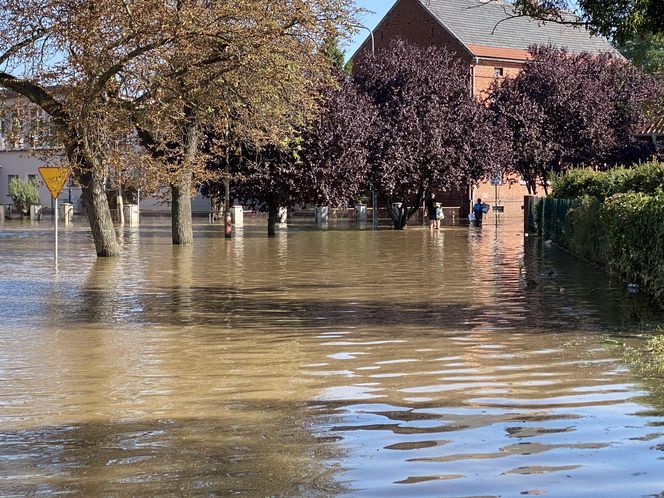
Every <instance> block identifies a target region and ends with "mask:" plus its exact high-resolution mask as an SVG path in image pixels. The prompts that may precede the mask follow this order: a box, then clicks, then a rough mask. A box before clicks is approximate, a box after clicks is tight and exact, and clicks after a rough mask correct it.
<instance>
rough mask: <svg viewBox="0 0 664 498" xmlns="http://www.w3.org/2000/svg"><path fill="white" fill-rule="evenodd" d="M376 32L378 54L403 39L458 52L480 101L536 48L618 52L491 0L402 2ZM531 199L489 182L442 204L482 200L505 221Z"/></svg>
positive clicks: (367, 45) (358, 59)
mask: <svg viewBox="0 0 664 498" xmlns="http://www.w3.org/2000/svg"><path fill="white" fill-rule="evenodd" d="M373 33H374V40H375V48H376V50H380V49H381V48H383V47H386V46H387V45H389V44H390V43H391V42H392V41H393V40H395V39H399V38H400V39H403V40H407V41H409V42H411V43H415V44H418V45H422V46H429V45H437V46H441V47H445V48H447V49H449V50H451V51H453V52H455V53H456V54H458V56H459V57H460V58H461V59H462V60H464V61H466V62H467V64H468V77H469V78H470V82H471V88H472V91H473V94H474V95H477V96H480V95H481V94H482V93H483V92H485V91H487V90H488V88H489V87H490V86H491V84H492V83H493V81H494V80H495V79H496V78H505V77H509V76H514V75H516V74H518V72H519V71H520V70H521V68H522V67H523V64H524V62H525V61H526V59H527V56H528V52H527V51H528V47H529V46H531V45H533V44H538V45H544V44H551V45H555V46H558V47H566V48H567V49H568V50H569V51H570V52H575V53H576V52H590V53H601V52H615V49H614V48H613V47H612V46H611V45H610V44H609V43H608V42H607V41H606V40H604V39H602V38H599V37H595V36H592V35H591V34H590V33H589V32H588V31H586V30H585V29H582V28H575V27H571V26H563V25H560V24H555V23H546V24H542V23H540V22H538V21H535V20H533V19H531V18H529V17H525V16H514V12H513V10H512V8H511V6H510V5H509V4H507V3H503V2H500V1H488V0H397V2H396V3H395V4H394V6H393V7H392V9H391V10H390V11H389V12H388V13H387V14H386V15H385V17H384V18H383V19H382V20H381V21H380V23H379V24H378V26H377V27H376V29H375V30H374V32H373ZM370 51H371V38H367V40H366V41H365V42H364V44H362V46H361V47H360V48H359V49H358V51H357V52H356V53H355V55H353V61H354V64H355V65H356V66H358V65H361V64H362V59H363V57H365V56H366V55H367V54H369V53H370ZM442 76H443V77H444V75H442ZM526 194H527V190H526V188H525V186H523V185H522V184H521V183H520V182H518V181H517V182H516V183H515V184H513V185H511V186H510V185H507V184H503V185H501V186H499V187H498V195H497V197H496V193H495V188H494V186H492V185H490V184H489V183H488V182H487V183H482V184H480V185H477V186H475V187H474V188H473V189H469V191H468V192H463V193H449V194H447V195H446V196H445V197H444V199H443V202H444V204H445V205H446V206H461V207H462V209H461V212H462V213H464V212H465V213H467V212H468V206H469V204H470V199H475V198H477V197H480V198H482V200H483V201H485V202H487V203H489V204H490V205H492V206H493V205H498V206H502V207H503V209H504V215H505V216H521V215H522V205H523V196H524V195H526ZM492 214H493V210H492Z"/></svg>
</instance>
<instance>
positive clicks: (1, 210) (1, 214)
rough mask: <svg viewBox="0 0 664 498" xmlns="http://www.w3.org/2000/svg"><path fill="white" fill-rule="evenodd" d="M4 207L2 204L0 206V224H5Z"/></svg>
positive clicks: (5, 212) (5, 213)
mask: <svg viewBox="0 0 664 498" xmlns="http://www.w3.org/2000/svg"><path fill="white" fill-rule="evenodd" d="M5 209H6V206H5V205H4V204H0V223H4V222H5V216H6V215H8V214H9V213H7V211H6V210H5Z"/></svg>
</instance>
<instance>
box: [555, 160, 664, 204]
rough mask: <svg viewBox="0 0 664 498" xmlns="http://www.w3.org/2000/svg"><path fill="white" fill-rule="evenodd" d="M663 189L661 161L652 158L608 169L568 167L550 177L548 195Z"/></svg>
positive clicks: (663, 165)
mask: <svg viewBox="0 0 664 498" xmlns="http://www.w3.org/2000/svg"><path fill="white" fill-rule="evenodd" d="M663 188H664V163H660V162H656V161H653V162H649V163H643V164H640V165H638V166H635V167H633V168H615V169H612V170H609V171H593V170H591V169H587V168H582V169H572V170H570V171H568V172H567V173H564V174H562V175H559V176H555V177H553V179H552V196H553V197H558V198H561V199H576V198H578V197H582V196H584V195H587V196H590V197H597V198H598V199H606V198H608V197H611V196H612V195H615V194H621V193H628V192H642V193H644V194H650V195H655V194H656V193H658V192H661V191H662V189H663Z"/></svg>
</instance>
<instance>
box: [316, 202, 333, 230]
mask: <svg viewBox="0 0 664 498" xmlns="http://www.w3.org/2000/svg"><path fill="white" fill-rule="evenodd" d="M329 219H330V208H329V207H328V206H316V224H317V225H322V224H324V223H327V222H328V221H329Z"/></svg>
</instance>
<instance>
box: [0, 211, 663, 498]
mask: <svg viewBox="0 0 664 498" xmlns="http://www.w3.org/2000/svg"><path fill="white" fill-rule="evenodd" d="M343 228H344V227H332V228H331V229H329V230H327V231H317V230H311V229H309V228H308V227H304V226H300V227H297V226H294V227H291V228H290V229H289V230H282V231H280V232H279V233H278V236H277V237H276V238H274V239H271V240H269V239H267V238H266V237H265V236H264V227H262V226H247V227H246V228H245V229H244V230H242V231H241V234H240V235H239V236H237V237H236V238H235V239H233V240H232V241H230V242H229V241H226V240H224V238H223V231H222V230H223V228H222V227H219V226H207V225H199V226H197V227H196V244H195V246H194V247H193V248H175V247H172V246H171V245H170V238H169V231H168V225H166V224H163V223H155V222H148V223H147V224H145V225H144V226H143V227H142V228H141V229H140V230H137V229H126V230H124V231H123V232H122V238H123V242H124V246H125V250H124V254H123V256H122V257H121V258H119V259H117V260H96V259H95V258H94V257H93V255H92V252H93V248H92V246H91V241H90V238H89V236H88V233H87V230H85V228H84V227H79V226H78V225H74V226H73V227H71V228H67V229H65V230H64V231H63V232H62V234H61V242H62V244H61V248H60V250H61V260H60V262H59V268H58V273H57V274H56V273H55V272H54V270H53V267H52V260H51V241H52V239H51V237H52V236H51V232H50V229H49V224H48V222H45V223H43V224H41V225H35V226H23V225H18V224H9V223H8V224H5V225H3V226H0V269H1V272H0V495H1V496H25V495H30V496H35V495H37V496H40V495H44V496H46V495H54V494H63V495H68V494H71V495H78V496H199V495H200V496H225V495H237V496H307V497H309V496H367V497H368V496H375V497H389V496H406V497H410V496H418V497H419V496H522V495H544V496H561V497H570V496H588V495H593V496H607V497H609V496H617V497H627V496H653V495H658V494H659V493H662V492H664V451H663V450H664V400H662V399H659V397H658V395H656V393H655V392H654V391H652V390H649V386H652V385H653V379H647V380H646V379H642V378H640V377H639V373H638V372H636V371H633V370H631V369H630V368H629V366H627V365H626V364H625V363H624V362H623V361H622V353H621V351H622V350H621V348H619V347H616V346H615V345H613V344H615V342H621V341H623V340H628V341H629V340H636V339H630V336H632V335H633V334H634V333H635V332H636V331H638V329H639V321H642V320H647V321H649V322H650V323H654V322H657V321H658V320H661V317H660V316H659V315H658V314H656V313H654V312H653V311H652V310H651V309H649V307H648V306H647V304H645V303H644V302H643V301H642V300H641V299H638V298H633V297H630V296H627V295H626V293H625V291H624V285H623V284H621V283H617V282H615V281H612V280H611V279H610V278H609V277H607V276H606V275H604V274H602V273H601V272H598V271H597V270H595V269H593V268H591V267H589V266H586V265H584V264H582V263H579V262H577V261H575V260H574V259H572V258H571V257H569V256H567V255H566V254H564V253H562V252H560V251H558V250H556V249H554V248H546V247H544V248H542V247H538V245H537V244H536V243H535V242H534V241H532V240H528V239H526V242H525V244H524V237H523V233H522V232H521V230H520V227H519V225H518V224H515V225H506V226H501V227H499V228H498V229H496V228H495V227H491V226H486V227H484V228H483V229H482V230H481V231H477V230H475V229H470V230H469V229H467V228H448V229H445V230H442V231H441V232H438V233H431V232H429V231H428V230H423V229H420V228H413V229H409V230H406V231H404V232H393V231H389V230H385V231H382V230H381V231H378V232H372V231H355V230H345V229H343ZM607 337H617V340H608V341H607ZM625 338H626V339H625ZM636 341H637V342H638V340H636ZM654 382H659V380H657V379H655V380H654Z"/></svg>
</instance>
